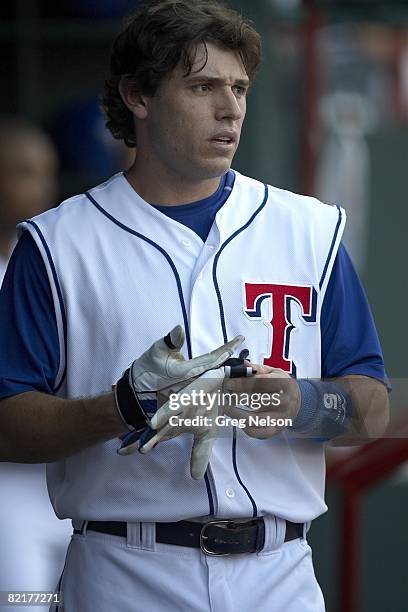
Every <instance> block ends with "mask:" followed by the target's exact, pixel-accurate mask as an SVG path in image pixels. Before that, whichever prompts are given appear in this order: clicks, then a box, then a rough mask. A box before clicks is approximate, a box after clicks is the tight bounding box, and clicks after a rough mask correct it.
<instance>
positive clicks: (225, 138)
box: [210, 134, 237, 152]
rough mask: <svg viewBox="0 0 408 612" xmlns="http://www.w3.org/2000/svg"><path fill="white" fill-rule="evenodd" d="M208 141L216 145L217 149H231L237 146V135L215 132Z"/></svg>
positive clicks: (227, 150) (226, 150)
mask: <svg viewBox="0 0 408 612" xmlns="http://www.w3.org/2000/svg"><path fill="white" fill-rule="evenodd" d="M210 143H211V144H212V145H213V146H214V147H216V149H217V150H218V151H225V152H229V151H233V150H235V148H236V146H237V137H236V135H235V134H216V135H215V136H213V138H211V139H210Z"/></svg>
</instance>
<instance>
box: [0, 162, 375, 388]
mask: <svg viewBox="0 0 408 612" xmlns="http://www.w3.org/2000/svg"><path fill="white" fill-rule="evenodd" d="M233 182H234V174H233V172H229V173H228V174H227V175H225V176H224V177H223V178H222V180H221V182H220V185H219V187H218V189H217V191H216V193H215V194H213V195H212V196H210V197H209V198H206V199H205V200H201V201H199V202H194V203H192V204H185V205H182V206H156V207H155V208H157V209H158V210H160V211H162V212H163V213H164V214H166V215H168V216H169V217H171V218H173V219H175V220H176V221H179V222H180V223H183V224H184V225H186V226H188V227H190V228H191V229H192V230H194V231H195V232H196V233H197V234H198V235H199V236H200V237H201V238H202V240H203V241H204V242H205V240H206V238H207V235H208V232H209V230H210V228H211V226H212V224H213V221H214V218H215V215H216V213H217V211H218V210H219V209H220V208H221V206H222V205H223V204H224V202H225V201H226V199H227V198H228V196H229V194H230V192H231V188H232V186H233ZM321 333H322V376H323V377H337V376H345V375H346V374H362V375H367V376H372V377H373V378H377V379H379V380H382V381H384V382H386V380H387V379H386V374H385V370H384V363H383V357H382V353H381V348H380V343H379V340H378V336H377V332H376V329H375V326H374V322H373V318H372V315H371V311H370V307H369V305H368V302H367V298H366V296H365V293H364V290H363V288H362V286H361V283H360V280H359V278H358V276H357V273H356V271H355V269H354V266H353V264H352V262H351V260H350V258H349V256H348V254H347V252H346V250H345V248H344V247H343V246H340V249H339V251H338V253H337V257H336V260H335V263H334V267H333V271H332V274H331V277H330V281H329V285H328V288H327V291H326V295H325V299H324V303H323V308H322V314H321ZM58 367H59V342H58V331H57V323H56V318H55V311H54V304H53V299H52V294H51V288H50V285H49V281H48V276H47V272H46V269H45V265H44V262H43V260H42V257H41V255H40V252H39V251H38V248H37V246H36V244H35V242H34V240H33V239H32V237H31V235H30V234H29V232H25V233H24V234H23V235H22V237H21V238H20V240H19V242H18V244H17V246H16V248H15V250H14V252H13V255H12V257H11V259H10V263H9V266H8V269H7V272H6V275H5V277H4V281H3V285H2V288H1V291H0V398H1V397H8V396H12V395H16V394H18V393H23V392H25V391H32V390H36V391H42V392H45V393H53V392H54V381H55V379H56V375H57V372H58Z"/></svg>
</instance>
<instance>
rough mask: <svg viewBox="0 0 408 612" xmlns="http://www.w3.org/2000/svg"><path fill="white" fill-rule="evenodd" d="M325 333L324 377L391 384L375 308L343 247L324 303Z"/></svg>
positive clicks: (322, 316)
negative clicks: (359, 378) (360, 377)
mask: <svg viewBox="0 0 408 612" xmlns="http://www.w3.org/2000/svg"><path fill="white" fill-rule="evenodd" d="M321 333H322V377H323V378H332V377H333V378H334V377H339V376H347V375H349V374H359V375H365V376H370V377H372V378H376V379H378V380H380V381H382V382H384V383H385V384H387V385H388V379H387V375H386V372H385V367H384V359H383V355H382V351H381V346H380V341H379V338H378V334H377V330H376V328H375V324H374V320H373V316H372V313H371V309H370V306H369V304H368V300H367V297H366V295H365V292H364V289H363V287H362V284H361V282H360V279H359V277H358V274H357V272H356V270H355V268H354V265H353V263H352V261H351V259H350V257H349V255H348V253H347V251H346V249H345V247H344V246H343V245H340V248H339V251H338V253H337V256H336V260H335V262H334V266H333V270H332V274H331V277H330V281H329V284H328V287H327V291H326V294H325V297H324V301H323V307H322V315H321Z"/></svg>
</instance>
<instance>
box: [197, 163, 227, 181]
mask: <svg viewBox="0 0 408 612" xmlns="http://www.w3.org/2000/svg"><path fill="white" fill-rule="evenodd" d="M231 163H232V159H222V160H221V159H220V160H212V161H211V162H207V163H206V164H205V166H203V167H202V173H203V174H205V175H206V178H209V179H210V178H217V177H218V176H222V175H223V174H225V173H226V172H227V171H228V170H229V169H230V168H231Z"/></svg>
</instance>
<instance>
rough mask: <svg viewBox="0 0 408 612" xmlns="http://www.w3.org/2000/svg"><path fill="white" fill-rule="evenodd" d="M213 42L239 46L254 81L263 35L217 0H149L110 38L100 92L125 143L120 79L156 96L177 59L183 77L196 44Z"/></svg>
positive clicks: (126, 117) (128, 130) (131, 140)
mask: <svg viewBox="0 0 408 612" xmlns="http://www.w3.org/2000/svg"><path fill="white" fill-rule="evenodd" d="M206 42H214V43H215V44H219V45H221V46H224V47H226V48H228V49H232V50H234V51H238V53H239V55H240V57H241V59H242V63H243V65H244V67H245V70H246V73H247V75H248V77H249V79H250V80H253V78H254V76H255V73H256V71H257V68H258V66H259V64H260V61H261V37H260V35H259V34H258V32H257V31H256V30H255V28H254V27H253V25H252V22H250V21H248V20H246V19H244V18H243V17H242V16H241V15H239V14H238V13H237V12H236V11H234V10H232V9H229V8H227V7H225V6H224V5H222V4H220V3H219V2H217V1H215V0H148V1H145V2H143V3H142V4H141V5H140V6H139V8H138V9H137V11H136V12H135V13H134V14H133V15H132V16H131V17H129V18H128V19H127V21H126V23H125V27H124V29H123V30H122V31H121V32H120V34H119V35H118V36H117V38H116V40H115V41H114V43H113V47H112V52H111V58H110V69H109V75H108V78H107V80H106V82H105V86H104V90H103V94H102V108H103V111H104V113H105V115H106V118H107V123H106V125H107V127H108V128H109V129H110V131H111V132H112V134H113V136H114V137H115V138H117V139H120V140H124V141H125V143H126V144H127V146H128V147H134V146H136V134H135V127H134V122H133V116H132V113H131V112H130V111H129V110H128V108H127V107H126V106H125V104H124V103H123V100H122V98H121V96H120V93H119V89H118V85H119V82H120V80H121V79H122V78H126V79H128V81H129V82H130V83H131V84H132V85H134V86H135V88H137V90H138V91H140V92H142V93H144V94H145V95H150V96H152V95H154V94H155V93H156V90H157V88H158V86H159V84H160V82H161V81H162V80H163V79H164V77H165V76H166V75H168V74H169V73H170V72H172V70H174V68H175V67H176V66H177V65H178V64H179V62H180V63H181V65H182V66H183V67H184V68H185V74H186V76H187V75H188V74H190V73H191V70H192V66H193V64H194V59H195V56H194V51H195V50H196V48H197V45H199V44H200V43H203V44H204V47H205V51H206V57H205V59H204V62H203V66H202V68H203V67H204V66H205V64H206V61H207V48H206Z"/></svg>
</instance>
